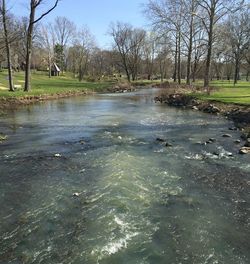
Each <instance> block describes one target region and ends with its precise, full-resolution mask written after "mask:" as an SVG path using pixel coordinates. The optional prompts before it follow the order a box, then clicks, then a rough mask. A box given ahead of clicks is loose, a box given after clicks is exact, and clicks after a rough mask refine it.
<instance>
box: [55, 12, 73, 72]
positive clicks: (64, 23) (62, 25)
mask: <svg viewBox="0 0 250 264" xmlns="http://www.w3.org/2000/svg"><path fill="white" fill-rule="evenodd" d="M53 31H54V34H55V39H56V43H57V45H60V46H61V48H62V54H61V57H60V58H58V60H59V63H60V67H61V70H62V71H64V68H65V65H64V64H65V63H64V58H65V52H66V46H67V44H68V43H69V42H70V41H71V40H72V39H73V38H74V35H75V33H76V26H75V24H74V23H73V22H72V21H70V20H69V19H67V18H66V17H61V16H60V17H57V18H56V19H55V22H54V26H53Z"/></svg>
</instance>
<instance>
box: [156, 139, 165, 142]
mask: <svg viewBox="0 0 250 264" xmlns="http://www.w3.org/2000/svg"><path fill="white" fill-rule="evenodd" d="M156 141H158V142H166V140H165V139H163V138H156Z"/></svg>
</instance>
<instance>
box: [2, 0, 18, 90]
mask: <svg viewBox="0 0 250 264" xmlns="http://www.w3.org/2000/svg"><path fill="white" fill-rule="evenodd" d="M2 19H3V27H4V39H5V47H6V53H7V63H8V79H9V91H11V92H14V91H15V90H14V86H13V78H12V65H11V51H10V43H9V34H8V28H7V21H6V5H5V0H3V1H2Z"/></svg>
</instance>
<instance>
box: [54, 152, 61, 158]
mask: <svg viewBox="0 0 250 264" xmlns="http://www.w3.org/2000/svg"><path fill="white" fill-rule="evenodd" d="M54 157H56V158H60V157H62V155H61V154H59V153H56V154H55V155H54Z"/></svg>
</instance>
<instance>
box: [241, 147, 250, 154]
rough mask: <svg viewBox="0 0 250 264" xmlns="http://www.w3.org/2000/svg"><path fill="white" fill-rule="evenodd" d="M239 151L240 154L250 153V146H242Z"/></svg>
mask: <svg viewBox="0 0 250 264" xmlns="http://www.w3.org/2000/svg"><path fill="white" fill-rule="evenodd" d="M239 153H240V154H250V147H242V148H241V149H240V150H239Z"/></svg>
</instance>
